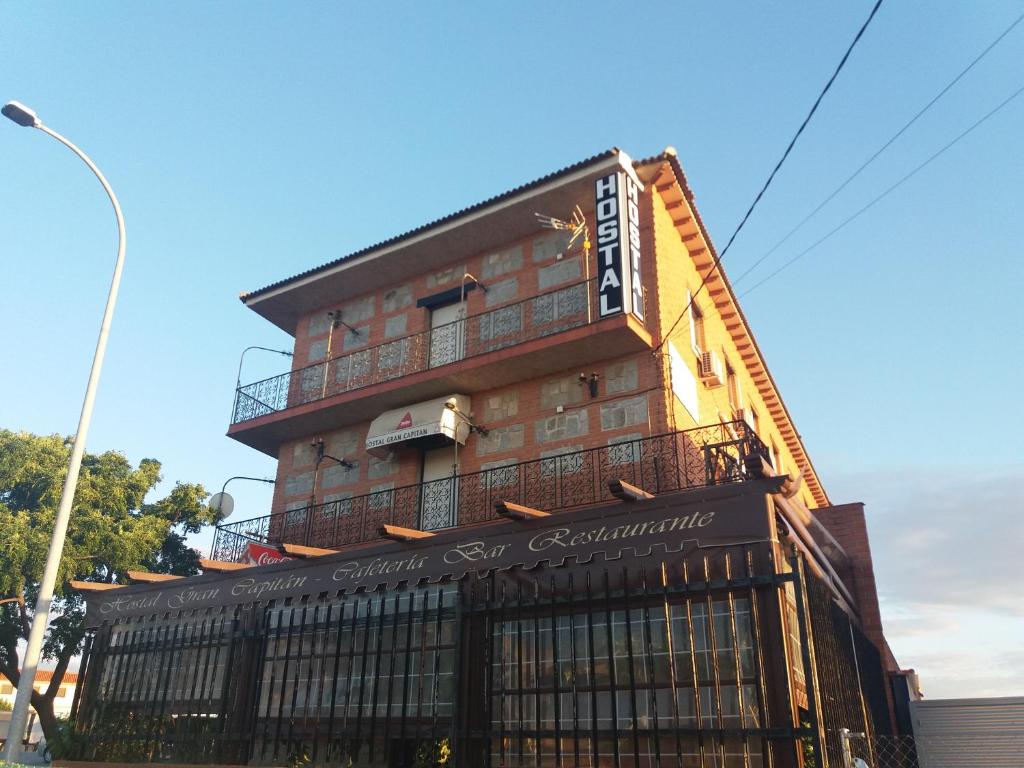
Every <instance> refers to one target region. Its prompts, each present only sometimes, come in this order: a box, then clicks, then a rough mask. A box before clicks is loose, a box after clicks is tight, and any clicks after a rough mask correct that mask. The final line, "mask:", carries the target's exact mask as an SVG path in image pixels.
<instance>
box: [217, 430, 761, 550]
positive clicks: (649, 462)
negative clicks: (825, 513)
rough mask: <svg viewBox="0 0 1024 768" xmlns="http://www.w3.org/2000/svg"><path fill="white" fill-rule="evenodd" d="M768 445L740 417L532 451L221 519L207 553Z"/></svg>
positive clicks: (357, 529)
mask: <svg viewBox="0 0 1024 768" xmlns="http://www.w3.org/2000/svg"><path fill="white" fill-rule="evenodd" d="M761 457H763V458H765V460H767V459H768V458H769V457H768V451H767V449H766V448H765V446H764V444H763V443H762V442H761V440H760V439H759V438H758V437H757V435H756V434H755V433H754V431H753V429H751V428H750V426H748V425H747V423H746V422H744V421H735V422H728V423H725V424H716V425H714V426H709V427H699V428H697V429H690V430H686V431H682V432H673V433H670V434H666V435H657V436H654V437H645V438H639V439H636V440H626V441H623V442H620V443H616V444H614V445H609V446H602V447H599V448H591V449H588V450H584V451H575V452H572V453H566V454H562V455H561V456H554V457H550V458H545V459H534V460H531V461H524V462H521V463H518V464H511V465H508V466H504V467H498V468H495V469H489V470H484V471H481V472H472V473H467V474H464V475H458V476H454V477H449V478H443V479H441V480H434V481H431V482H427V483H418V484H416V485H408V486H403V487H400V488H394V489H390V490H385V491H378V492H375V493H368V494H363V495H360V496H353V497H351V498H347V499H338V500H335V501H331V502H327V503H325V504H317V505H315V506H310V507H305V508H302V509H296V510H290V511H287V512H278V513H275V514H271V515H265V516H262V517H257V518H252V519H250V520H243V521H240V522H237V523H228V524H226V525H221V526H218V527H217V531H216V533H215V536H214V541H213V547H212V551H211V555H210V556H211V558H212V559H214V560H221V561H228V562H242V561H245V560H246V559H247V557H248V545H249V544H250V543H253V542H255V543H261V544H267V543H279V542H288V543H290V544H304V545H312V546H318V547H328V548H330V547H340V546H345V545H348V544H355V543H358V542H363V541H370V540H372V539H375V538H378V537H379V536H380V532H379V531H380V528H381V526H382V525H384V524H391V525H400V526H403V527H406V528H421V529H423V530H436V529H440V528H448V527H453V526H456V525H467V524H472V523H480V522H485V521H487V520H492V519H495V518H496V513H495V511H494V504H495V502H497V501H512V502H515V503H518V504H524V505H526V506H530V507H534V508H535V509H542V510H546V511H555V510H566V509H572V508H574V507H582V506H587V505H592V504H599V503H603V502H608V501H611V500H613V498H614V497H613V496H612V495H611V492H610V491H609V490H608V481H609V480H625V481H626V482H629V483H632V484H634V485H637V486H640V487H642V488H645V489H646V490H648V491H651V492H653V493H666V492H670V491H679V490H683V489H686V488H695V487H700V486H705V485H717V484H722V483H732V482H738V481H742V480H746V479H749V478H750V477H751V476H752V475H753V474H754V473H756V472H759V471H760V458H761Z"/></svg>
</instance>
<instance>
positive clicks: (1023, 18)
mask: <svg viewBox="0 0 1024 768" xmlns="http://www.w3.org/2000/svg"><path fill="white" fill-rule="evenodd" d="M1021 21H1024V13H1022V14H1021V15H1020V16H1018V17H1017V18H1016V20H1015V21H1014V22H1013V23H1012V24H1010V26H1008V27H1007V28H1006V29H1004V30H1003V32H1002V34H1000V35H999V37H997V38H996V39H995V40H993V41H992V42H991V43H989V45H988V47H987V48H985V50H983V51H982V52H981V53H979V54H978V55H977V56H976V57H975V58H974V60H973V61H972V62H971V63H970V64H968V65H967V66H966V67H964V68H963V69H962V70H960V74H958V75H957V76H956V77H954V78H953V79H952V80H950V81H949V82H948V83H947V84H946V86H945V87H944V88H943V89H942V90H941V91H939V92H938V93H937V94H936V95H935V96H934V97H933V98H932V100H931V101H929V102H928V103H927V104H925V105H924V107H923V108H922V109H921V110H920V111H919V112H918V113H917V114H916V115H914V116H913V117H912V118H910V120H909V121H907V122H906V123H905V124H904V125H903V127H902V128H900V129H899V130H898V131H896V133H894V134H893V135H892V138H890V139H889V140H888V141H887V142H885V144H883V145H882V146H881V147H879V148H878V149H877V150H876V151H875V153H874V154H873V155H871V157H869V158H868V159H867V160H865V161H864V163H863V164H862V165H861V166H860V167H859V168H858V169H857V170H856V171H854V172H853V173H852V174H851V175H850V176H849V178H847V179H846V181H844V182H843V183H842V184H840V185H839V186H838V187H836V188H835V189H834V190H832V193H831V194H830V195H829V196H828V197H826V198H825V199H824V200H822V201H821V202H820V203H819V204H818V205H817V207H815V209H814V210H813V211H811V212H810V213H808V214H807V215H806V216H804V218H803V219H801V220H800V223H799V224H797V225H796V226H795V227H793V228H792V229H791V230H789V232H787V233H786V235H785V237H783V238H782V239H781V240H779V242H777V243H776V244H775V245H773V246H772V247H771V248H770V249H769V250H768V252H767V253H765V254H764V255H763V256H762V257H761V258H759V259H758V260H757V261H755V262H754V263H753V264H751V265H750V266H749V267H747V269H746V270H745V271H744V272H743V274H741V275H740V276H739V277H737V278H735V279H734V280H733V281H732V284H733V286H736V285H739V284H740V282H741V281H742V280H743V278H745V277H746V276H747V275H749V274H750V273H751V272H753V271H754V270H755V269H756V268H757V267H758V266H759V265H760V264H761V263H762V262H764V260H765V259H767V258H768V257H769V256H771V255H772V254H773V253H775V251H777V250H778V249H779V248H780V247H781V246H782V245H783V244H784V243H785V242H786V241H787V240H789V238H790V237H792V236H793V235H794V234H796V232H797V231H798V230H800V229H801V228H802V227H803V225H804V224H806V223H807V222H808V221H810V220H811V219H812V218H813V217H814V215H815V214H817V213H818V211H820V210H821V209H822V208H824V207H825V206H826V205H828V204H829V203H830V202H832V199H833V198H834V197H835V196H836V195H838V194H839V193H840V192H842V191H843V190H844V189H846V187H847V185H848V184H849V183H850V182H851V181H853V180H854V179H855V178H857V177H858V176H859V175H860V174H861V171H863V170H864V169H865V168H867V167H868V166H869V165H871V163H873V162H874V161H875V159H876V158H877V157H878V156H879V155H880V154H882V153H883V152H884V151H885V150H887V149H888V148H889V146H890V145H891V144H892V143H893V142H895V141H896V140H897V139H898V138H899V137H900V136H902V135H903V134H904V133H905V132H906V130H907V129H908V128H910V126H912V125H913V124H914V123H916V122H917V120H918V118H920V117H921V116H922V115H923V114H924V113H925V112H927V111H928V110H929V109H931V108H932V106H934V105H935V103H936V102H937V101H938V100H939V99H941V98H942V97H943V96H945V95H946V92H947V91H949V89H950V88H952V87H953V86H954V85H956V84H957V83H958V82H959V81H960V80H961V78H963V76H964V75H966V74H967V73H968V72H970V71H971V70H972V69H973V68H974V65H975V64H977V63H978V62H979V61H981V60H982V59H983V58H985V56H987V55H988V53H989V51H991V50H992V49H993V48H995V47H996V46H997V45H998V44H999V43H1000V42H1001V41H1002V39H1003V38H1004V37H1006V36H1007V35H1008V34H1010V32H1012V31H1013V29H1014V27H1016V26H1017V25H1018V24H1020V22H1021Z"/></svg>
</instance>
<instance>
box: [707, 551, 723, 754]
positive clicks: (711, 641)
mask: <svg viewBox="0 0 1024 768" xmlns="http://www.w3.org/2000/svg"><path fill="white" fill-rule="evenodd" d="M702 562H703V565H704V583H705V584H709V585H710V584H711V581H712V580H711V569H710V565H709V563H708V556H707V555H704V557H703V558H702ZM704 602H705V605H706V606H707V615H706V616H705V617H704V627H705V631H706V632H707V637H706V641H707V645H708V650H709V651H710V654H709V655H710V657H711V675H712V685H713V686H714V691H715V696H714V710H715V720H716V723H717V725H718V731H719V733H718V736H717V738H716V740H715V747H716V749H717V751H718V754H719V757H720V758H721V760H722V765H725V739H724V738H723V736H722V726H723V724H724V722H725V721H724V718H723V717H722V670H721V667H720V665H719V663H718V633H717V631H716V630H715V611H714V602H713V599H712V596H711V590H710V589H709V590H708V591H706V592H705V598H704Z"/></svg>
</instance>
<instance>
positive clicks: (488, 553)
mask: <svg viewBox="0 0 1024 768" xmlns="http://www.w3.org/2000/svg"><path fill="white" fill-rule="evenodd" d="M676 498H677V501H676V502H675V503H672V502H669V501H667V500H662V499H654V500H651V501H643V502H637V503H624V504H615V505H612V506H607V507H601V508H598V509H588V510H580V511H578V512H571V513H562V514H557V515H552V516H551V517H549V518H544V519H542V520H533V521H528V522H501V523H497V524H494V525H490V526H486V527H481V528H476V529H470V530H466V529H453V530H451V531H446V532H444V533H442V534H439V535H438V536H436V537H434V538H431V539H426V540H422V541H419V542H416V543H415V544H398V543H395V542H387V543H381V544H380V545H378V546H375V547H372V548H370V549H368V550H367V549H363V550H356V551H354V552H352V553H351V554H348V553H345V552H339V553H337V554H333V555H325V556H323V557H317V558H311V559H303V560H295V561H291V562H281V563H274V564H271V565H267V566H264V567H260V568H253V569H251V570H246V571H234V572H231V573H229V574H204V575H202V576H197V577H192V578H189V579H187V580H185V581H181V582H174V583H173V585H169V584H168V583H166V582H165V583H162V584H159V585H153V584H146V585H139V586H137V587H129V588H125V589H124V590H115V591H107V592H103V593H88V594H87V595H86V599H87V601H88V611H87V614H86V622H87V624H88V625H89V626H96V625H98V624H100V623H102V622H103V621H112V620H117V619H119V618H122V617H128V616H137V615H142V614H155V613H163V612H167V611H179V610H191V609H197V608H208V607H217V606H228V605H234V604H239V603H251V602H255V601H265V600H271V599H275V600H277V599H283V598H288V597H291V598H296V597H302V596H306V595H318V594H320V593H323V592H328V593H331V592H337V591H353V590H356V589H376V588H378V587H381V586H387V587H388V588H396V587H398V586H399V585H401V584H402V583H403V582H404V583H408V584H416V583H419V582H421V581H438V580H440V579H442V578H453V579H458V578H460V577H462V576H464V575H466V574H467V573H471V572H475V571H488V570H491V569H507V568H512V567H515V566H523V567H526V568H532V567H534V566H536V565H539V564H541V563H545V562H547V563H548V564H550V565H552V566H558V565H561V564H563V563H564V562H565V561H566V560H567V559H570V558H574V559H576V560H577V561H580V562H587V561H589V560H590V559H591V558H593V557H594V556H595V555H599V554H600V555H604V556H605V557H606V558H609V559H616V558H619V557H623V556H630V555H633V556H638V557H642V556H646V555H648V554H650V553H652V552H655V551H661V552H680V551H682V550H684V549H689V548H692V547H696V546H720V545H725V544H737V543H744V542H753V541H763V540H764V539H766V538H767V537H768V535H769V527H768V507H767V501H766V497H765V496H764V494H763V493H761V494H747V495H742V496H731V497H727V498H721V499H716V500H705V501H702V502H700V503H688V504H681V503H679V502H678V498H679V497H676Z"/></svg>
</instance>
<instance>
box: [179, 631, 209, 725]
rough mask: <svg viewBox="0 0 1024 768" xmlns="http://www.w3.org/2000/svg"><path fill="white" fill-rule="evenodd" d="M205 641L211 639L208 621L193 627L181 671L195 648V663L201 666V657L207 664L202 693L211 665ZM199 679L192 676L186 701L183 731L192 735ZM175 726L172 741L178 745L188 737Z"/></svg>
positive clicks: (197, 676)
mask: <svg viewBox="0 0 1024 768" xmlns="http://www.w3.org/2000/svg"><path fill="white" fill-rule="evenodd" d="M196 626H198V627H199V642H198V643H197V642H196ZM204 640H207V642H208V641H209V638H207V636H206V621H205V620H204V621H201V622H196V623H193V625H192V634H191V635H190V637H189V639H188V641H187V642H186V644H185V653H184V654H183V656H184V658H183V659H182V662H181V669H184V668H185V665H186V664H188V663H189V662H190V661H191V656H192V654H191V651H192V649H193V647H194V648H195V663H196V664H197V665H198V664H199V659H200V656H202V657H204V659H205V664H204V667H203V674H202V681H203V689H202V690H201V692H203V691H204V690H205V688H206V673H207V671H208V669H209V666H208V665H209V661H210V653H209V650H210V649H209V647H208V645H207V644H206V643H204V642H203V641H204ZM204 651H205V653H204ZM181 676H182V675H181V673H180V672H179V674H178V677H181ZM199 679H200V676H199V675H193V676H192V687H191V689H190V690H189V695H188V697H187V699H186V701H185V724H184V726H183V728H182V730H185V731H187V732H188V733H192V732H193V726H194V723H193V722H192V720H193V718H194V717H197V716H198V712H195V711H194V708H195V707H196V706H197V702H196V695H195V694H196V684H197V683H198V682H199ZM185 685H186V686H188V681H187V680H186V681H185ZM212 687H213V686H212V685H211V688H212ZM175 688H177V682H176V684H175ZM175 709H177V707H175ZM175 726H176V727H175V728H174V734H173V737H172V740H173V742H174V743H175V744H176V743H177V741H178V739H179V736H182V737H184V736H186V734H179V733H177V731H178V728H177V723H175Z"/></svg>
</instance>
